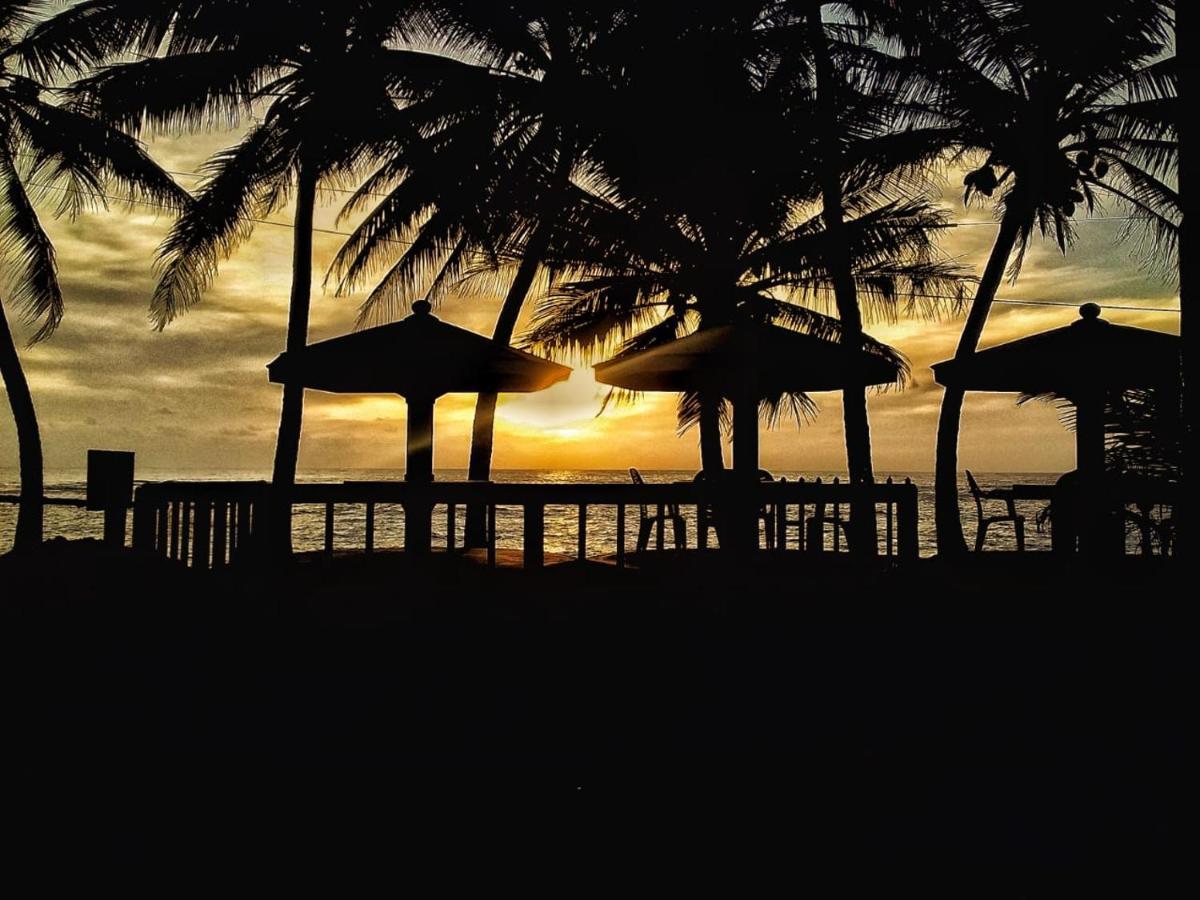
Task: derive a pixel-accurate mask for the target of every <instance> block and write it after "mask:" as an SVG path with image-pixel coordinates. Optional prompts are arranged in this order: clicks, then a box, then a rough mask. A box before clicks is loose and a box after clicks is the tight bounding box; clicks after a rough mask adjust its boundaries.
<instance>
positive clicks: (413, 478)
mask: <svg viewBox="0 0 1200 900" xmlns="http://www.w3.org/2000/svg"><path fill="white" fill-rule="evenodd" d="M434 402H435V398H433V397H428V398H426V397H409V398H408V447H407V451H408V465H407V469H406V471H405V473H404V480H405V481H407V482H408V483H409V485H410V486H411V488H412V490H411V491H410V492H409V495H408V501H407V502H406V503H405V504H404V549H405V551H406V552H408V553H419V554H425V553H428V552H429V551H430V549H431V547H432V543H433V502H432V498H431V497H430V495H429V485H430V484H431V483H432V482H433V405H434Z"/></svg>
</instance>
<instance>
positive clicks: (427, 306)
mask: <svg viewBox="0 0 1200 900" xmlns="http://www.w3.org/2000/svg"><path fill="white" fill-rule="evenodd" d="M432 312H433V304H432V303H430V302H429V301H428V300H417V301H414V303H413V305H412V314H413V315H414V316H428V315H430V313H432Z"/></svg>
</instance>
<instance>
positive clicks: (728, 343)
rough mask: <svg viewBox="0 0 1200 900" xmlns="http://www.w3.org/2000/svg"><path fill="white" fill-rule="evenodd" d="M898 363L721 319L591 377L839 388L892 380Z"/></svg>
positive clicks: (735, 388) (732, 387)
mask: <svg viewBox="0 0 1200 900" xmlns="http://www.w3.org/2000/svg"><path fill="white" fill-rule="evenodd" d="M899 376H900V368H899V366H897V365H896V364H895V363H894V362H893V361H891V360H889V359H886V358H885V357H882V356H879V355H877V354H873V353H869V352H866V351H862V352H860V353H858V354H857V355H856V357H855V360H854V362H853V363H852V364H850V363H848V361H847V355H846V352H845V348H844V347H843V346H842V345H841V344H839V343H837V342H836V341H830V340H827V339H825V338H820V337H816V336H814V335H811V334H803V333H801V332H799V331H792V330H791V329H789V328H781V327H779V326H778V325H769V324H738V325H721V326H718V327H715V328H705V329H702V330H700V331H697V332H696V333H695V334H690V335H688V336H687V337H683V338H680V339H679V340H676V341H671V342H670V343H668V344H663V345H662V346H659V347H653V348H651V349H649V350H638V351H634V352H632V353H623V354H621V355H620V356H618V357H616V358H615V359H611V360H609V361H608V362H605V363H601V364H600V365H598V366H596V380H597V381H600V382H602V383H603V384H611V385H613V386H615V387H622V388H627V389H628V390H633V391H670V392H678V391H712V392H714V393H719V394H722V395H723V396H732V395H733V394H736V393H738V392H739V391H740V390H742V389H743V388H744V387H745V386H746V385H747V384H749V385H753V386H754V387H756V388H757V389H758V390H761V391H763V392H764V393H765V392H767V391H773V390H774V391H806V392H807V391H838V390H841V389H842V388H844V387H846V386H847V385H852V384H861V385H872V384H891V383H893V382H895V381H897V380H898V379H899Z"/></svg>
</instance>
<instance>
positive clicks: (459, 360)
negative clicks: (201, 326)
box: [267, 300, 571, 398]
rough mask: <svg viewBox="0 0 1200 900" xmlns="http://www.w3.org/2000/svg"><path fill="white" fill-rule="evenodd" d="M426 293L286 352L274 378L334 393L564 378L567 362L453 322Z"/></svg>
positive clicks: (473, 387)
mask: <svg viewBox="0 0 1200 900" xmlns="http://www.w3.org/2000/svg"><path fill="white" fill-rule="evenodd" d="M430 309H431V307H430V305H429V303H428V302H426V301H424V300H420V301H418V302H416V303H414V304H413V311H412V314H411V315H409V316H407V317H406V318H404V319H402V320H401V321H399V322H393V323H392V324H390V325H381V326H379V327H378V328H369V329H367V330H365V331H358V332H355V333H354V334H347V335H344V336H342V337H337V338H333V339H331V340H328V341H321V342H320V343H316V344H310V345H309V346H307V347H305V348H304V349H303V350H299V351H296V352H294V353H283V354H281V355H280V356H279V357H277V358H276V359H275V361H274V362H272V363H271V364H270V365H268V366H267V371H268V372H269V373H270V378H271V381H273V382H275V383H277V384H285V383H292V384H295V383H300V384H302V385H304V386H305V387H307V388H312V389H314V390H318V391H329V392H332V393H336V394H376V393H378V394H400V395H401V396H403V397H407V398H413V397H420V398H434V397H440V396H441V395H442V394H455V393H472V394H473V393H478V392H488V393H490V392H496V393H530V392H532V391H540V390H542V389H544V388H548V387H550V386H551V385H552V384H555V383H557V382H559V381H563V380H564V379H566V378H567V376H568V375H570V374H571V370H570V369H569V368H567V367H566V366H560V365H559V364H558V363H553V362H550V361H549V360H546V359H541V358H540V357H537V356H534V355H533V354H531V353H525V352H524V351H521V350H514V349H513V348H512V347H507V346H505V345H504V344H499V343H497V342H496V341H493V340H491V339H490V338H486V337H484V336H483V335H480V334H476V333H475V332H473V331H467V330H466V329H465V328H459V327H457V326H455V325H448V324H447V323H445V322H443V321H441V320H440V319H438V318H437V317H436V316H434V315H432V314H431V313H430Z"/></svg>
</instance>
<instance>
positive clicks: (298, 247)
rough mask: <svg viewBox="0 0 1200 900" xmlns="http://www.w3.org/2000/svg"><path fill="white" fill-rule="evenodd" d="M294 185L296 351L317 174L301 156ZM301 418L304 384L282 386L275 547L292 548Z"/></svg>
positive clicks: (303, 321) (291, 321) (302, 330)
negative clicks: (293, 502)
mask: <svg viewBox="0 0 1200 900" xmlns="http://www.w3.org/2000/svg"><path fill="white" fill-rule="evenodd" d="M296 181H297V184H296V216H295V221H294V223H293V225H294V227H293V229H292V234H293V243H292V294H291V300H290V301H289V305H288V329H287V344H286V350H287V351H288V352H289V353H291V352H295V351H298V350H302V349H303V348H304V347H305V345H307V343H308V315H309V308H310V305H311V299H312V298H311V294H312V244H313V217H314V212H315V209H316V200H317V173H316V169H315V167H313V166H312V164H311V163H308V162H305V161H301V163H300V171H299V174H298V175H297V179H296ZM303 419H304V388H303V386H301V385H298V384H286V385H284V387H283V404H282V407H281V410H280V414H279V434H278V437H277V439H276V443H275V466H274V470H273V472H272V475H271V485H272V488H273V491H272V493H273V494H274V496H275V499H276V502H275V504H274V510H273V520H272V525H271V526H270V527H271V531H272V537H271V541H272V544H273V546H275V547H276V548H277V549H278V550H279V551H280V552H286V553H290V552H291V549H292V507H291V499H290V498H291V491H292V488H293V486H294V485H295V483H296V464H297V461H298V459H299V457H300V429H301V425H302V422H303Z"/></svg>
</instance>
